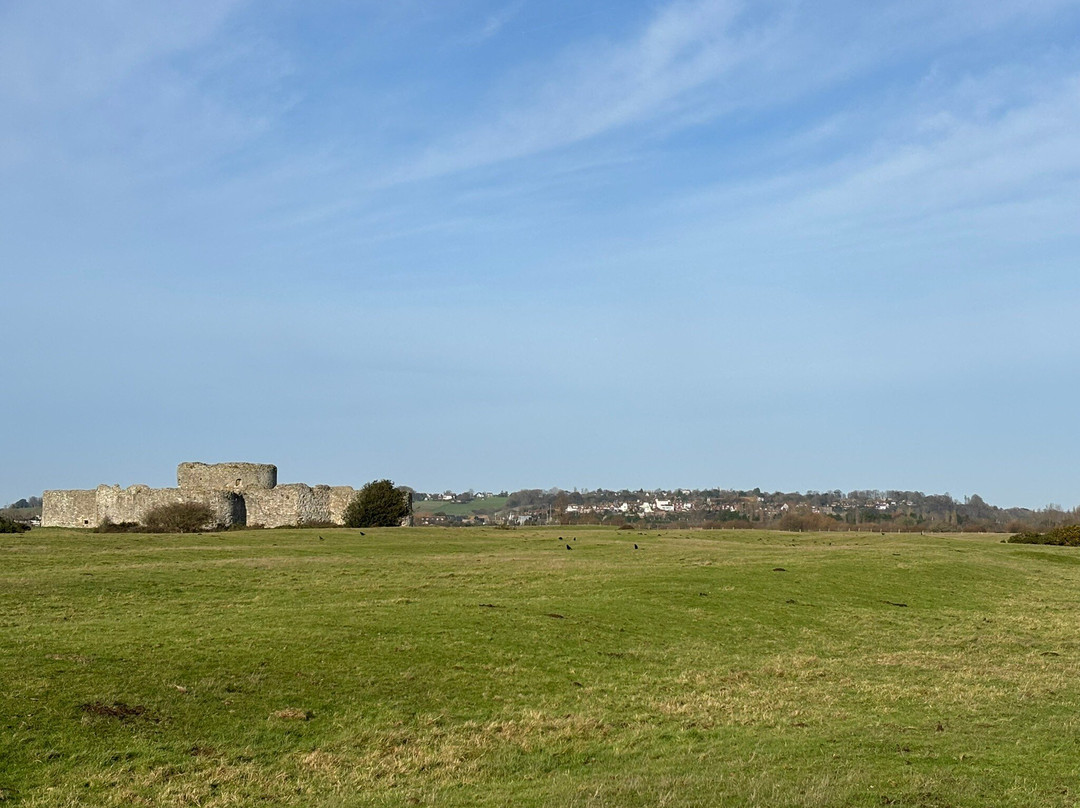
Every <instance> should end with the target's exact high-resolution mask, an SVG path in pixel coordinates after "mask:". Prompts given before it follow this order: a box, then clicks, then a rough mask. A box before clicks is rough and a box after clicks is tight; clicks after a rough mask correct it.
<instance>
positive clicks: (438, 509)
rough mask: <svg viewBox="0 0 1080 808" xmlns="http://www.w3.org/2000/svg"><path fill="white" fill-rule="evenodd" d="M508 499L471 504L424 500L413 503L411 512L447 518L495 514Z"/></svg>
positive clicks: (485, 499)
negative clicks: (439, 514)
mask: <svg viewBox="0 0 1080 808" xmlns="http://www.w3.org/2000/svg"><path fill="white" fill-rule="evenodd" d="M507 499H509V497H484V498H483V499H474V500H473V501H472V502H446V501H445V500H441V499H425V500H421V501H418V502H414V503H413V510H414V511H415V512H416V514H417V515H418V516H420V515H425V514H432V513H445V514H446V515H447V516H472V515H473V513H475V512H476V511H481V512H482V513H490V514H493V513H496V512H498V511H501V510H502V509H503V508H505V507H506V500H507Z"/></svg>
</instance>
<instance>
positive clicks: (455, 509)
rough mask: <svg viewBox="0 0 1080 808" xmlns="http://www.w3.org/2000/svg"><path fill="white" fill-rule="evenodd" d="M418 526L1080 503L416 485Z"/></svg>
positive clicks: (1005, 523)
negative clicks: (427, 488) (426, 488)
mask: <svg viewBox="0 0 1080 808" xmlns="http://www.w3.org/2000/svg"><path fill="white" fill-rule="evenodd" d="M413 507H414V517H415V523H416V524H417V525H446V526H453V525H462V526H465V525H538V524H564V525H575V524H582V525H584V524H593V525H613V526H623V525H629V526H642V527H686V528H693V527H698V528H713V529H716V528H771V529H777V530H890V531H938V530H940V531H956V530H961V531H991V532H994V531H997V532H1019V531H1023V530H1027V529H1031V528H1047V527H1054V526H1057V525H1061V524H1069V523H1075V522H1077V521H1080V509H1073V510H1065V509H1063V508H1062V507H1061V506H1060V505H1055V504H1051V505H1048V506H1047V507H1046V508H1043V509H1039V510H1032V509H1028V508H1000V507H997V506H994V505H990V504H988V503H987V502H985V501H984V500H983V499H982V498H981V497H979V496H978V495H974V496H970V497H965V498H964V499H963V500H962V501H958V500H956V499H954V498H953V497H952V496H950V495H949V494H923V493H922V492H919V491H876V490H866V491H849V492H847V493H845V492H842V491H837V490H834V491H807V492H806V493H798V492H795V493H784V492H780V491H776V492H771V493H770V492H766V491H762V490H761V489H758V488H755V489H753V490H749V491H739V490H726V489H715V488H714V489H705V490H697V489H688V488H677V489H667V490H663V489H662V490H655V491H645V490H638V491H629V490H621V491H609V490H605V489H596V490H592V491H589V490H581V491H578V490H574V491H565V490H562V489H558V488H552V489H548V490H540V489H526V490H521V491H514V492H507V491H502V492H499V493H494V492H490V491H465V492H462V493H454V492H452V491H444V492H442V493H423V492H419V491H414V492H413Z"/></svg>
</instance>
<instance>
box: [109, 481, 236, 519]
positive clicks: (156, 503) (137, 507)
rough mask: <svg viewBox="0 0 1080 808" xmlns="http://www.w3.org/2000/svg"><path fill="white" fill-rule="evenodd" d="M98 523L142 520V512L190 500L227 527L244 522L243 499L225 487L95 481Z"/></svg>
mask: <svg viewBox="0 0 1080 808" xmlns="http://www.w3.org/2000/svg"><path fill="white" fill-rule="evenodd" d="M96 493H97V507H98V523H99V524H100V523H101V522H103V521H105V520H106V519H108V520H109V521H110V522H138V523H139V524H144V523H145V521H146V514H148V513H149V512H150V511H152V510H153V509H154V508H160V507H161V506H163V505H175V504H178V503H183V502H194V503H198V504H200V505H205V506H206V507H208V508H209V509H210V511H211V512H212V513H213V514H214V523H215V524H217V525H224V526H225V527H228V526H229V525H232V524H241V525H242V524H244V501H243V499H241V498H240V496H239V495H238V494H234V493H231V492H228V491H208V490H202V491H197V490H183V489H180V488H150V487H149V486H146V485H132V486H130V487H128V488H121V487H120V486H118V485H112V486H110V485H99V486H98V488H97V492H96Z"/></svg>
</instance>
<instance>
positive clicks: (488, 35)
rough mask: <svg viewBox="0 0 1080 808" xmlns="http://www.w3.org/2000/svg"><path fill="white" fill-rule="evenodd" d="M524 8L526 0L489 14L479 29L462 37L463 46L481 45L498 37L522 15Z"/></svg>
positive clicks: (517, 0) (518, 0)
mask: <svg viewBox="0 0 1080 808" xmlns="http://www.w3.org/2000/svg"><path fill="white" fill-rule="evenodd" d="M524 6H525V0H516V2H513V3H509V4H507V5H505V6H503V7H502V8H500V9H498V10H497V11H495V12H494V13H492V14H488V15H487V17H486V18H485V19H484V22H483V24H482V25H481V26H480V27H479V28H477V29H476V30H474V31H472V32H471V33H469V34H466V35H465V36H464V37H462V39H461V43H462V44H463V45H479V44H481V43H483V42H487V41H488V40H489V39H492V38H494V37H496V36H498V35H499V33H500V32H501V31H502V30H503V28H505V27H506V26H507V25H508V24H509V23H510V22H511V21H512V20H513V19H514V18H515V17H517V16H518V15H519V14H520V13H521V9H522V8H523V7H524Z"/></svg>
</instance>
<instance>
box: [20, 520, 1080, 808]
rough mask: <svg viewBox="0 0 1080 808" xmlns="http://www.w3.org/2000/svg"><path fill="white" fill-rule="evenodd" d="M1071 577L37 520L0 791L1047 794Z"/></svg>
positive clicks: (625, 546)
mask: <svg viewBox="0 0 1080 808" xmlns="http://www.w3.org/2000/svg"><path fill="white" fill-rule="evenodd" d="M560 536H562V537H563V538H559V537H560ZM574 537H576V540H574ZM635 543H636V544H637V545H638V548H639V549H637V550H635V549H634V545H635ZM567 544H569V545H570V546H571V548H572V550H569V551H568V550H567V549H566V545H567ZM1078 604H1080V551H1077V550H1075V549H1069V548H1057V547H1031V546H1018V545H1007V544H1002V543H1001V541H1000V537H995V536H984V535H963V536H948V537H944V536H940V537H931V536H919V535H908V534H889V535H879V534H876V533H875V534H862V535H855V534H840V533H834V534H790V533H776V532H772V533H761V532H749V531H747V532H737V531H693V532H688V531H671V532H664V533H656V532H651V533H648V534H642V533H639V532H637V531H616V530H613V529H604V528H580V527H578V528H536V529H517V530H509V531H508V530H497V529H443V528H398V529H382V530H375V529H372V530H365V531H364V532H363V533H361V532H360V531H357V530H345V529H330V530H327V529H322V530H262V531H258V530H252V531H240V532H230V533H221V534H209V535H198V536H191V535H185V536H162V535H157V536H143V535H98V534H92V533H84V532H79V531H68V530H57V529H49V530H45V529H37V530H33V531H31V532H30V533H27V534H23V535H10V536H7V535H5V536H0V804H13V805H25V806H76V805H78V806H83V805H87V806H90V805H94V806H96V805H104V806H114V805H115V806H121V805H123V806H129V805H146V806H246V805H274V806H278V805H281V806H354V805H355V806H361V805H363V806H367V805H372V806H410V805H438V806H662V805H669V806H744V805H745V806H752V805H753V806H885V805H891V806H980V807H981V806H991V805H992V806H1074V805H1078V804H1080V610H1078Z"/></svg>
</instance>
